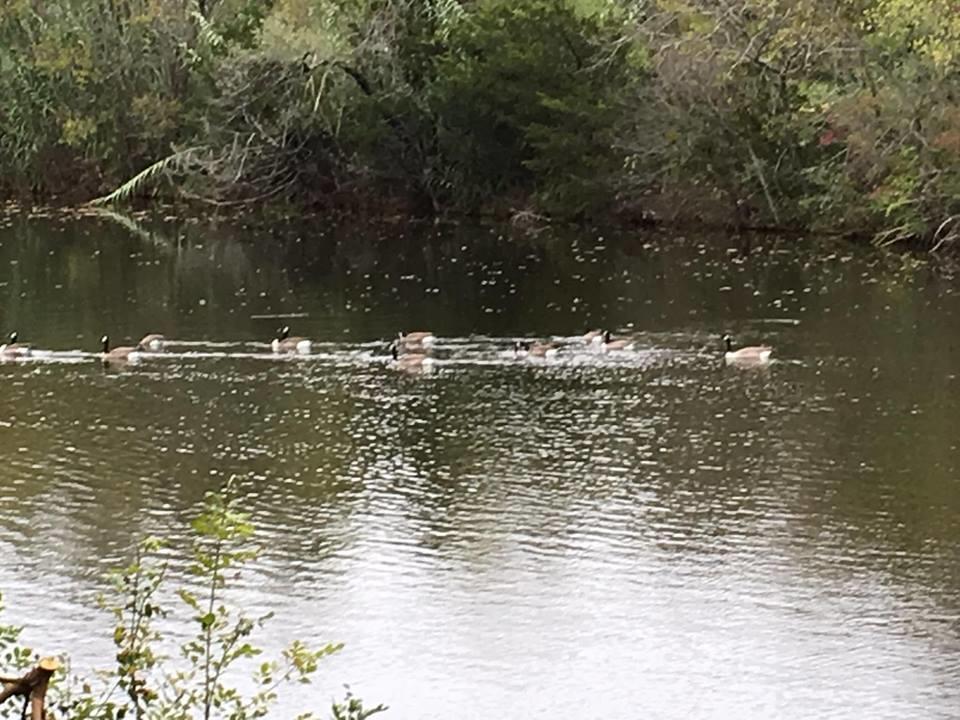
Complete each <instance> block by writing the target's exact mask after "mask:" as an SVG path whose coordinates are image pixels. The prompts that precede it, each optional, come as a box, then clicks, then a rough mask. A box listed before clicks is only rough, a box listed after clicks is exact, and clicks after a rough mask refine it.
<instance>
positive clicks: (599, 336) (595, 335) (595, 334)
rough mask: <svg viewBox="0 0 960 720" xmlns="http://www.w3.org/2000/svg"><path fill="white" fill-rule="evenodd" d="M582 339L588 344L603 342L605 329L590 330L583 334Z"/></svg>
mask: <svg viewBox="0 0 960 720" xmlns="http://www.w3.org/2000/svg"><path fill="white" fill-rule="evenodd" d="M582 339H583V341H584V342H585V343H586V344H587V345H599V344H600V343H601V342H603V330H590V331H589V332H586V333H584V334H583V338H582Z"/></svg>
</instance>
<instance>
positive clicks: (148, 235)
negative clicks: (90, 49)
mask: <svg viewBox="0 0 960 720" xmlns="http://www.w3.org/2000/svg"><path fill="white" fill-rule="evenodd" d="M500 233H502V234H500ZM811 247H812V241H809V240H803V239H796V238H793V239H773V238H768V239H754V240H753V241H752V243H747V242H746V241H745V240H744V239H741V238H725V237H722V236H712V237H683V238H681V237H674V236H673V235H671V234H669V233H667V234H661V235H657V234H643V233H640V232H623V233H619V234H616V235H615V234H610V235H608V236H604V234H603V233H600V232H598V231H586V230H581V231H575V230H557V231H552V230H548V231H545V232H543V233H541V234H540V235H538V236H537V237H536V238H528V239H524V238H520V237H512V236H511V234H510V233H509V232H508V231H506V230H504V229H500V230H499V231H498V230H496V229H493V230H491V229H483V228H464V227H447V226H444V225H432V224H424V225H406V224H394V225H391V226H389V227H383V226H381V227H377V226H358V225H353V226H350V227H339V228H331V229H324V228H323V227H322V226H320V225H318V224H316V223H302V224H299V225H297V224H294V223H287V224H284V225H283V226H282V227H274V228H271V229H266V230H265V229H254V228H244V227H242V226H240V225H239V224H237V225H236V226H230V225H228V224H219V225H216V224H213V223H209V224H208V223H206V222H203V221H194V222H188V223H184V222H180V221H177V220H174V219H171V218H167V219H166V220H162V221H161V220H158V221H156V222H153V223H138V222H135V221H131V220H130V219H125V218H119V217H117V218H114V219H112V220H111V219H92V218H67V217H60V216H56V215H54V216H50V217H46V218H42V217H41V218H34V219H30V220H28V219H25V218H23V217H20V216H15V217H7V218H5V219H2V220H0V331H2V332H3V333H4V335H6V333H8V332H9V331H10V330H13V329H16V330H18V331H19V333H20V337H21V340H22V341H24V342H30V343H32V344H33V345H34V346H35V347H36V348H41V349H44V350H48V351H51V352H52V353H53V354H50V355H45V356H43V357H41V358H39V359H32V360H29V361H24V362H4V363H0V408H2V414H0V468H2V478H3V485H2V492H0V508H2V512H0V589H2V590H3V592H4V596H5V601H6V604H7V611H6V613H5V616H4V617H6V618H7V619H8V620H10V621H15V622H18V623H20V624H23V625H25V626H26V628H25V638H26V640H27V641H29V642H30V643H31V644H33V645H34V646H35V647H37V648H38V650H40V651H41V652H43V653H59V652H67V653H69V654H70V655H71V656H72V657H73V658H74V664H75V667H76V669H78V670H83V671H88V670H90V669H92V668H94V667H98V666H108V665H109V664H110V659H111V657H112V654H113V650H112V647H111V644H110V639H109V629H110V621H109V618H107V617H106V616H105V615H103V614H102V613H101V612H100V611H98V610H96V609H95V607H94V598H95V596H96V595H97V593H98V592H100V591H101V590H103V589H104V587H105V584H104V581H103V580H102V574H103V572H104V571H105V570H106V569H108V568H109V567H111V566H113V565H116V564H117V563H119V562H120V561H122V560H124V559H126V558H128V557H129V549H130V547H131V544H132V543H133V542H135V540H136V539H137V538H139V537H142V536H143V535H145V534H150V533H153V534H163V535H168V536H172V537H173V538H174V539H175V540H176V539H177V538H181V539H182V538H183V537H184V529H183V528H184V523H185V521H186V519H188V518H189V517H191V516H192V515H193V514H194V513H195V512H196V508H197V506H198V503H199V502H200V500H201V499H202V497H203V494H204V492H205V491H207V490H209V489H213V488H216V487H218V486H219V485H220V483H222V482H223V480H224V479H225V478H226V477H228V476H230V475H234V474H235V475H237V476H238V478H239V483H240V485H241V487H242V488H243V489H244V491H245V492H247V493H248V494H249V498H248V507H249V510H250V512H251V513H252V514H253V516H254V519H255V521H256V523H257V526H258V528H259V531H260V537H261V539H262V540H263V542H264V547H265V550H264V556H263V558H262V560H261V561H260V562H259V563H258V565H257V566H256V568H255V569H253V570H251V571H250V572H248V573H246V574H245V575H244V576H243V578H241V580H240V581H239V586H238V587H239V590H238V592H239V599H240V600H241V602H242V603H243V604H244V605H245V606H246V607H248V608H251V609H257V610H259V609H270V610H273V611H275V612H276V613H277V616H278V618H277V619H276V620H275V621H274V624H273V625H272V626H270V627H271V628H272V630H270V631H269V632H268V633H267V635H266V637H265V638H264V644H265V645H266V646H268V647H270V648H278V647H280V646H282V645H284V644H286V643H287V642H288V641H289V640H292V639H294V638H298V637H299V638H303V639H305V640H308V641H311V642H315V643H319V642H326V641H331V640H334V641H342V642H344V643H345V644H346V647H345V649H344V650H343V651H342V652H341V653H340V654H339V655H338V656H336V657H335V658H332V659H330V660H327V661H325V663H324V665H323V670H322V672H321V676H320V678H319V679H318V682H317V683H316V684H315V685H312V686H307V687H306V688H304V689H298V690H297V691H296V695H295V697H289V696H288V697H285V698H284V705H283V708H285V709H282V710H278V713H277V715H278V716H286V717H290V716H292V713H291V712H288V709H289V710H292V709H294V708H295V709H298V710H299V709H318V710H323V708H325V707H326V706H327V705H328V701H329V699H330V698H331V697H334V696H338V695H341V691H340V689H341V688H340V686H341V683H349V684H350V685H351V686H352V688H353V690H354V692H356V693H357V694H358V695H360V696H361V697H363V698H364V700H365V701H367V702H368V704H375V703H376V702H383V703H386V704H388V705H390V707H391V709H390V712H389V714H388V715H386V716H384V717H391V718H400V719H404V720H406V719H410V720H433V719H436V720H440V719H443V720H446V719H453V718H457V719H461V720H471V719H478V720H479V719H484V720H487V719H489V720H499V719H500V718H507V717H518V718H549V719H550V720H566V719H569V720H583V719H584V718H658V719H659V718H667V719H672V718H676V719H678V720H680V719H688V718H756V719H758V720H760V719H763V720H768V719H769V718H864V717H869V718H897V719H902V718H914V719H915V718H956V717H957V716H958V714H960V447H958V446H960V377H958V375H960V345H958V338H960V293H958V292H957V288H956V285H955V283H951V282H949V281H945V280H943V279H938V278H937V277H935V276H934V275H933V274H931V273H930V272H929V271H928V270H926V269H923V268H917V267H913V266H911V265H910V264H909V263H905V262H903V261H901V260H898V259H897V258H891V257H885V256H878V255H875V254H870V253H865V252H859V251H855V250H853V249H851V248H850V247H847V246H843V245H836V246H830V245H826V246H823V245H821V249H820V251H818V252H817V253H814V252H811ZM814 256H815V257H814ZM277 315H285V316H289V315H293V316H294V317H288V318H286V319H278V318H277V317H262V316H277ZM282 323H287V324H289V325H290V326H291V329H292V332H293V333H294V334H297V335H305V336H309V337H311V338H313V340H314V341H315V344H314V352H313V354H311V355H310V356H309V357H302V358H283V359H278V358H276V357H274V356H272V355H271V353H270V351H269V347H268V346H267V345H266V343H268V342H269V341H270V339H271V338H272V337H273V334H274V332H275V329H276V328H277V326H278V325H279V324H282ZM594 327H604V328H609V329H610V330H612V331H613V332H614V334H615V335H617V336H618V337H631V338H634V339H635V342H636V347H635V349H634V350H632V351H629V352H622V353H614V352H610V353H604V352H602V351H598V350H596V349H595V348H591V347H588V346H585V345H584V344H583V343H581V342H580V341H579V339H578V337H577V336H579V335H580V334H582V333H583V332H584V331H585V330H587V329H590V328H594ZM421 329H429V330H432V331H433V332H434V333H436V334H437V336H438V337H439V341H438V343H437V345H436V347H435V349H434V355H435V357H436V359H437V364H436V365H435V367H434V368H433V372H430V373H419V372H403V371H398V370H397V369H396V368H394V367H392V366H391V365H390V363H389V362H388V361H387V358H388V356H387V345H388V342H389V340H390V338H391V337H393V336H394V335H395V334H396V333H397V332H398V331H400V330H404V331H412V330H421ZM724 331H729V332H731V333H732V334H734V335H735V337H736V339H737V341H738V342H739V343H742V344H753V343H760V342H763V343H768V344H770V345H772V346H773V347H774V348H775V358H776V362H775V363H773V364H771V365H770V366H769V367H766V368H737V367H727V366H726V365H725V364H724V362H723V355H722V351H721V343H720V339H719V338H720V335H721V334H722V333H723V332H724ZM105 332H106V333H109V334H110V335H111V337H112V338H113V340H114V342H116V343H118V344H119V343H128V342H129V341H131V340H134V341H135V340H136V339H138V338H139V337H140V336H142V335H144V334H145V333H148V332H160V333H163V334H165V335H166V336H167V337H168V338H170V339H171V340H172V341H174V344H173V345H171V347H169V348H168V351H167V352H166V353H165V354H164V356H163V357H151V358H148V359H146V360H144V361H143V362H141V363H140V364H139V365H136V366H131V367H113V368H106V369H105V368H104V367H102V366H101V364H100V363H99V362H97V361H96V360H95V359H94V358H93V357H92V356H89V355H85V354H81V353H92V352H95V351H96V350H97V349H98V339H99V337H100V336H101V335H102V334H103V333H105ZM518 338H530V339H533V338H540V339H544V340H546V339H549V338H553V339H554V341H555V342H557V343H558V345H559V346H560V352H559V353H558V355H557V357H556V358H552V359H548V360H532V359H528V358H523V357H515V356H514V354H513V353H512V351H511V348H512V345H513V342H514V340H515V339H518ZM53 351H56V352H53ZM179 571H180V569H179V568H175V572H174V578H173V579H174V581H175V582H177V581H178V580H179V578H178V573H179Z"/></svg>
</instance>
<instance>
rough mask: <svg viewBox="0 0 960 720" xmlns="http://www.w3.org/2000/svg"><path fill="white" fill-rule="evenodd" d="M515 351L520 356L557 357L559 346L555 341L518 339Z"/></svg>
mask: <svg viewBox="0 0 960 720" xmlns="http://www.w3.org/2000/svg"><path fill="white" fill-rule="evenodd" d="M513 352H514V353H515V354H516V355H517V356H518V357H534V358H552V357H556V354H557V348H556V347H555V346H554V345H553V343H542V342H533V343H530V342H523V343H521V342H519V341H517V342H515V343H514V344H513Z"/></svg>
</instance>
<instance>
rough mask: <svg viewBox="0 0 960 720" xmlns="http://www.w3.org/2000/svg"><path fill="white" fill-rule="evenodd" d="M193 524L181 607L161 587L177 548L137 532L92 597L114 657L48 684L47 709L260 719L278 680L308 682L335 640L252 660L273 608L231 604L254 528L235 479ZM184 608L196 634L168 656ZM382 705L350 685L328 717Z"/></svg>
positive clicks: (363, 713)
mask: <svg viewBox="0 0 960 720" xmlns="http://www.w3.org/2000/svg"><path fill="white" fill-rule="evenodd" d="M191 529H192V533H193V534H192V538H193V539H192V543H191V547H190V549H189V557H190V562H189V564H188V566H187V574H188V577H189V578H190V582H189V583H188V585H187V586H186V587H181V588H179V589H178V591H177V593H176V594H177V596H178V597H179V600H180V604H179V605H176V604H175V605H173V606H170V605H167V604H166V603H165V601H164V599H163V598H165V597H169V596H168V594H167V593H166V592H165V590H166V585H167V583H168V579H167V561H166V560H164V559H162V558H164V557H166V556H169V554H170V553H171V551H172V550H173V549H174V548H172V547H171V546H170V545H169V544H168V543H166V542H165V541H163V540H160V539H157V538H148V539H146V540H144V541H143V542H141V543H140V544H139V545H138V546H137V548H136V550H135V553H134V558H133V560H132V561H131V563H130V564H129V565H127V566H126V567H123V568H120V569H118V570H116V571H114V572H113V573H111V574H110V575H109V580H110V585H111V592H109V593H107V594H105V595H104V596H102V597H101V598H100V601H99V602H100V605H101V607H103V608H104V609H105V610H106V611H107V612H109V613H110V615H111V616H112V617H113V621H114V627H113V643H114V646H115V647H116V655H115V661H116V662H115V665H114V666H113V667H112V668H111V669H109V670H107V671H104V672H101V673H99V681H98V682H96V683H93V682H89V681H85V680H81V679H78V678H73V677H71V678H70V679H69V681H67V682H58V683H56V684H55V685H54V686H52V688H51V693H50V696H49V698H48V699H49V700H50V702H49V708H50V709H51V715H50V716H51V717H53V718H56V717H62V718H71V720H85V719H87V720H120V719H121V718H136V719H137V720H160V719H161V718H204V720H209V719H210V718H229V719H230V720H245V719H248V718H260V717H265V716H267V715H268V714H269V713H270V711H271V708H272V707H273V706H274V704H275V703H276V701H277V700H278V699H279V693H280V691H281V689H282V688H284V687H288V686H291V685H293V684H301V683H308V682H310V679H311V677H312V676H313V675H314V674H315V673H316V671H317V670H318V668H319V663H320V661H321V660H322V659H323V658H325V657H327V656H329V655H332V654H334V653H336V652H338V651H339V650H340V649H341V647H342V645H340V644H328V645H326V646H323V647H321V648H317V649H312V648H308V647H307V646H306V645H304V644H303V643H302V642H301V641H299V640H295V641H293V642H292V643H291V644H290V645H289V646H288V647H287V648H286V649H285V650H284V651H283V652H282V653H281V655H280V657H279V658H276V659H273V660H265V661H260V662H257V663H253V662H252V661H253V660H254V659H255V658H259V657H260V656H261V655H262V650H261V649H260V648H259V647H258V646H257V645H256V644H255V634H256V632H257V631H258V630H260V629H262V628H263V627H264V626H265V624H266V623H267V621H268V620H270V618H271V614H267V615H263V616H259V617H251V616H249V615H247V614H246V613H244V612H243V611H242V610H241V609H239V608H236V607H232V606H231V604H230V603H229V595H228V590H229V585H230V583H231V582H232V581H234V580H236V579H237V578H238V577H239V575H240V573H242V572H243V570H244V568H246V567H247V566H248V565H249V563H251V562H253V561H255V560H256V558H257V557H258V548H257V547H256V545H255V528H254V526H253V524H252V523H251V522H250V516H249V514H248V513H247V512H245V510H244V509H243V498H242V497H241V496H240V495H239V494H238V493H237V492H236V488H235V486H234V484H233V481H232V480H231V481H230V482H228V483H227V485H226V486H225V487H224V488H223V490H222V491H220V492H211V493H207V495H206V497H205V499H204V502H203V507H202V508H201V511H200V512H199V514H198V515H197V516H196V517H195V518H194V519H193V521H192V522H191ZM183 611H186V614H187V618H186V620H187V622H189V623H190V624H191V625H192V627H193V630H194V634H193V636H192V637H189V638H188V639H186V640H185V641H183V642H182V643H181V644H180V647H179V654H178V656H177V657H169V656H167V655H164V654H162V652H161V650H160V648H162V647H170V638H168V637H167V636H166V635H165V633H164V632H163V630H162V627H161V625H162V621H166V620H175V619H180V620H181V621H182V620H183V618H182V617H181V614H182V613H183ZM18 635H19V629H18V628H13V627H9V626H0V653H2V656H3V659H4V663H5V665H6V666H7V667H10V668H17V669H22V668H25V667H27V666H29V665H30V664H31V663H32V653H31V652H30V650H28V649H25V648H21V647H19V646H18V645H17V640H18ZM249 664H252V665H253V667H252V678H251V682H250V683H249V684H248V686H249V687H251V688H253V689H252V691H251V692H250V693H247V694H245V693H243V692H242V691H241V690H240V689H239V688H238V687H237V686H236V685H234V684H233V682H234V681H235V680H236V678H237V673H238V671H239V670H241V669H242V668H244V667H246V666H247V665H249ZM228 678H229V679H228ZM384 709H385V708H384V707H382V706H377V707H376V708H374V709H372V710H365V709H364V708H363V704H362V703H361V702H360V701H359V700H358V699H357V698H355V697H353V696H352V695H350V694H349V692H348V694H347V699H346V701H345V702H344V703H334V704H333V706H332V708H331V712H332V714H333V716H334V717H335V718H340V717H343V718H350V719H351V720H361V718H366V717H369V716H370V715H372V714H374V713H376V712H380V711H382V710H384ZM299 717H301V718H308V717H313V715H312V714H306V715H301V716H299Z"/></svg>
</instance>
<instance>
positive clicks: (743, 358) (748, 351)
mask: <svg viewBox="0 0 960 720" xmlns="http://www.w3.org/2000/svg"><path fill="white" fill-rule="evenodd" d="M723 342H724V343H726V351H725V352H724V354H723V359H724V360H726V362H727V364H728V365H730V364H733V363H744V364H747V363H749V364H754V365H761V364H764V363H768V362H770V354H771V353H772V352H773V348H771V347H769V346H767V345H751V346H749V347H742V348H740V349H739V350H734V349H733V338H732V337H730V336H729V335H724V336H723Z"/></svg>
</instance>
